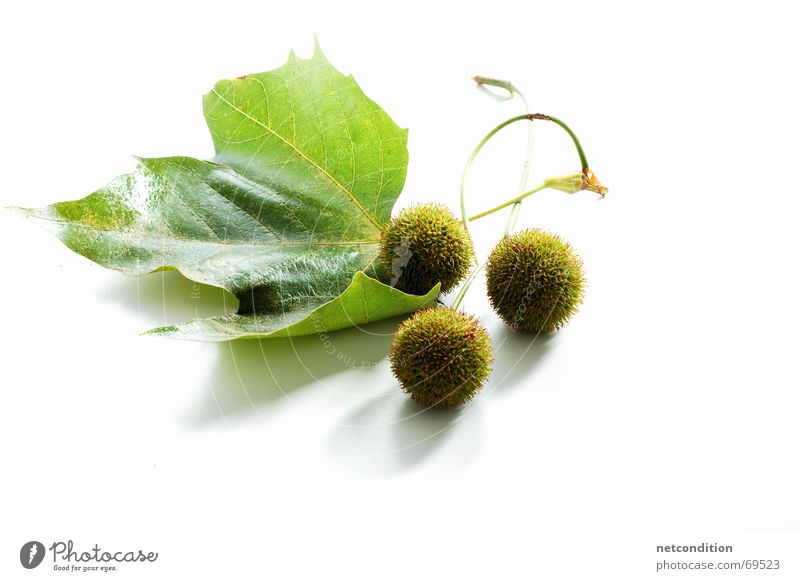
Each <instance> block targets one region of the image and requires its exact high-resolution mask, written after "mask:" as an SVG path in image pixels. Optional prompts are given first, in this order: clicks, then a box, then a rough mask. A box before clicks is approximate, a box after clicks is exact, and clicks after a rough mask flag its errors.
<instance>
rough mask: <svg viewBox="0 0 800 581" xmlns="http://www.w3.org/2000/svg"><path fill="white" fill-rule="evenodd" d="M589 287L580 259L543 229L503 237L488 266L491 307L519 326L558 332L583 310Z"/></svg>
mask: <svg viewBox="0 0 800 581" xmlns="http://www.w3.org/2000/svg"><path fill="white" fill-rule="evenodd" d="M585 285H586V279H585V278H584V275H583V262H582V261H581V259H580V257H579V256H578V255H577V254H575V251H574V250H573V249H572V247H571V246H570V245H569V244H567V243H566V242H564V241H563V240H562V239H561V238H559V237H558V236H556V235H555V234H551V233H549V232H545V231H544V230H523V231H522V232H518V233H517V234H514V235H513V236H508V237H506V238H504V239H503V240H501V241H500V242H499V243H498V244H497V246H495V248H494V250H492V253H491V255H490V256H489V262H488V264H487V266H486V287H487V291H488V294H489V300H490V301H491V303H492V307H494V310H495V311H496V312H497V314H498V315H500V317H501V318H502V319H503V320H504V321H505V322H506V324H508V325H510V326H511V327H512V328H513V329H514V330H523V331H529V332H532V333H552V332H553V331H557V330H558V329H560V328H561V327H562V326H563V325H564V324H565V323H566V322H567V320H568V319H569V318H570V317H571V316H572V315H573V314H575V312H576V311H577V310H578V306H579V305H580V304H581V302H582V301H583V294H584V288H585Z"/></svg>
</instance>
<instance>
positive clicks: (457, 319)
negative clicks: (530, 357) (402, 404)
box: [389, 307, 493, 408]
mask: <svg viewBox="0 0 800 581" xmlns="http://www.w3.org/2000/svg"><path fill="white" fill-rule="evenodd" d="M492 358H493V351H492V341H491V339H490V338H489V333H488V332H487V331H486V329H485V328H484V327H483V326H481V324H480V323H479V322H478V320H477V319H476V318H475V317H473V316H471V315H467V314H465V313H463V312H460V311H456V310H454V309H450V308H436V307H433V308H428V309H423V310H421V311H418V312H417V313H416V314H414V316H413V317H411V318H409V319H406V320H405V321H404V322H403V323H402V324H401V325H400V327H399V328H398V329H397V332H396V333H395V335H394V339H393V340H392V346H391V348H390V350H389V361H390V363H391V366H392V372H393V373H394V376H395V377H396V378H397V380H398V381H399V382H400V386H401V387H402V388H403V391H405V392H406V393H408V394H409V395H410V396H411V398H412V399H413V400H414V401H416V402H417V403H419V404H420V405H423V406H426V407H441V408H445V407H452V406H458V405H462V404H464V403H466V402H467V401H469V400H470V399H472V397H473V396H474V395H475V394H476V393H477V392H478V391H479V390H480V389H481V388H482V387H483V385H484V383H486V380H487V379H488V378H489V373H490V372H491V364H492Z"/></svg>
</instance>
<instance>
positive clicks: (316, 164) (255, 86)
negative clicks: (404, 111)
mask: <svg viewBox="0 0 800 581" xmlns="http://www.w3.org/2000/svg"><path fill="white" fill-rule="evenodd" d="M203 106H204V112H205V117H206V122H207V124H208V128H209V130H210V132H211V135H212V138H213V141H214V147H215V150H216V155H215V156H214V158H213V160H212V161H202V160H198V159H193V158H189V157H167V158H139V159H138V163H137V166H136V168H135V170H134V171H133V172H132V173H130V174H126V175H122V176H119V177H118V178H116V179H115V180H113V181H112V182H111V183H109V184H108V185H107V186H106V187H104V188H101V189H100V190H98V191H96V192H94V193H93V194H91V195H89V196H87V197H86V198H83V199H81V200H77V201H70V202H61V203H57V204H54V205H52V206H48V207H45V208H38V209H18V210H19V211H20V212H22V213H23V214H25V215H26V216H28V217H29V218H31V219H33V220H36V221H38V222H40V223H42V224H43V225H44V226H45V227H46V228H48V229H49V230H50V231H51V232H52V233H53V234H54V235H56V236H57V237H58V238H59V239H61V240H62V241H63V242H64V244H66V245H67V246H68V247H69V248H71V249H72V250H74V251H75V252H78V253H79V254H82V255H83V256H86V257H87V258H89V259H91V260H93V261H95V262H97V263H98V264H101V265H103V266H105V267H108V268H113V269H116V270H119V271H122V272H123V273H125V274H129V275H141V274H146V273H149V272H154V271H158V270H163V269H176V270H178V271H180V272H181V273H182V274H183V275H185V276H186V277H188V278H190V279H192V280H195V281H198V282H202V283H205V284H209V285H214V286H219V287H222V288H225V289H227V290H229V291H231V292H232V293H234V294H235V295H237V296H240V297H241V296H243V295H244V296H248V293H249V292H250V289H253V288H255V289H256V290H257V294H258V297H260V300H261V303H260V304H258V308H257V311H258V312H260V313H261V316H257V317H250V318H248V317H246V316H237V317H234V318H233V319H232V320H233V321H235V323H231V322H230V321H228V322H227V323H226V327H225V329H226V330H225V331H224V332H223V331H220V330H219V328H218V327H217V325H218V324H219V321H218V320H213V322H209V323H203V324H201V323H198V322H196V321H192V322H190V323H186V325H184V326H180V325H179V326H176V330H175V331H174V332H173V331H171V332H169V333H167V332H165V331H163V330H162V331H159V334H168V335H170V336H173V335H175V336H177V335H181V336H184V337H185V336H192V337H193V338H202V337H203V336H208V337H210V338H212V339H214V340H217V339H218V337H219V336H220V334H221V333H222V334H224V335H225V336H226V337H228V338H232V337H234V336H241V335H248V336H249V335H258V336H278V333H280V332H282V331H281V329H288V328H289V327H293V328H296V329H299V328H301V327H297V325H299V324H300V323H301V322H302V321H303V320H304V318H305V317H307V316H309V315H310V313H313V312H315V310H316V309H318V308H321V307H323V305H326V303H329V302H331V301H333V302H335V301H336V300H337V297H339V295H342V293H347V292H351V291H353V292H354V291H355V289H358V288H363V289H367V290H369V291H370V292H369V293H366V292H365V294H364V296H365V297H367V298H366V300H368V301H374V302H368V303H367V305H366V308H367V311H366V312H365V316H366V313H367V312H369V315H370V318H371V319H372V320H377V319H378V318H381V317H382V316H384V315H382V314H381V313H387V314H386V315H385V316H387V317H388V316H394V315H397V314H401V313H402V312H410V311H412V310H414V309H415V308H418V305H419V304H427V303H426V301H427V297H421V298H418V299H417V300H411V299H408V298H407V296H404V297H400V298H399V297H398V294H397V291H394V289H390V288H389V287H387V286H386V285H383V284H382V283H379V282H377V281H375V280H373V281H372V282H370V283H366V282H365V281H366V280H367V277H364V276H362V275H356V278H353V277H354V274H356V273H357V272H359V271H362V272H365V273H367V274H368V275H370V276H372V277H376V278H378V273H377V272H376V266H375V263H376V259H377V246H378V240H379V237H380V232H381V230H382V228H383V226H384V225H385V224H386V223H387V222H388V220H389V219H390V216H391V211H392V207H393V206H394V203H395V201H396V199H397V197H398V195H399V194H400V191H401V190H402V187H403V183H404V181H405V176H406V169H407V165H408V151H407V148H406V142H407V134H408V131H407V130H406V129H401V128H400V127H398V126H397V124H395V123H394V121H392V119H391V118H390V117H389V116H388V115H387V114H386V113H385V112H384V111H383V110H382V109H381V108H380V107H378V106H377V105H376V104H375V103H374V102H373V101H371V100H370V99H369V98H368V97H367V96H366V95H364V93H363V92H362V91H361V89H360V88H359V86H358V85H357V84H356V82H355V80H354V79H353V77H352V76H344V75H342V74H341V73H340V72H339V71H337V70H336V69H335V68H334V67H333V66H332V65H331V64H330V63H329V62H328V61H327V59H326V58H325V57H324V56H323V54H322V51H321V50H320V48H319V46H318V45H315V50H314V55H313V57H312V58H310V59H299V58H297V57H295V56H294V54H290V55H289V60H288V62H287V63H286V64H285V65H284V66H282V67H280V68H278V69H276V70H273V71H270V72H267V73H259V74H254V75H245V76H244V77H240V78H237V79H232V80H225V81H220V82H218V83H217V84H216V85H215V86H214V88H213V89H212V90H211V92H209V93H208V94H207V95H205V97H204V99H203ZM383 287H385V288H383ZM400 294H402V293H400ZM340 298H342V297H340ZM401 298H402V300H401ZM379 300H389V301H397V304H396V305H395V306H392V307H391V308H383V305H380V304H378V302H377V301H379ZM251 306H252V305H251ZM330 308H334V307H333V306H331V307H330ZM342 308H343V309H345V310H346V307H344V306H343V307H342ZM347 308H349V307H347ZM346 312H349V311H346ZM276 313H280V316H277V314H276ZM326 320H327V319H326ZM331 320H333V319H331ZM354 320H355V319H354ZM353 324H357V323H353ZM303 328H305V327H303ZM188 329H192V330H191V331H189V330H188ZM317 330H319V329H317ZM286 332H287V333H289V332H290V331H286ZM292 332H294V331H292Z"/></svg>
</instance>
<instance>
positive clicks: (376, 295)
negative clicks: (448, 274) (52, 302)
mask: <svg viewBox="0 0 800 581" xmlns="http://www.w3.org/2000/svg"><path fill="white" fill-rule="evenodd" d="M440 286H441V285H440V284H437V285H436V286H435V287H434V288H433V289H431V291H430V292H429V293H428V294H427V295H424V296H416V295H408V294H406V293H404V292H402V291H399V290H397V289H395V288H392V287H390V286H387V285H385V284H383V283H382V282H378V281H377V280H375V279H373V278H370V277H368V276H367V275H365V274H364V273H363V272H357V273H356V274H355V276H354V277H353V281H352V282H351V283H350V285H349V286H348V287H347V289H346V290H345V291H344V292H343V293H342V294H340V295H339V296H338V297H336V298H333V299H331V300H329V301H328V302H325V303H323V304H321V305H319V306H316V307H314V306H313V305H314V304H315V303H314V302H313V301H310V302H309V303H308V304H306V305H305V306H304V307H303V308H295V309H293V310H290V311H287V312H276V313H272V314H261V315H256V316H242V315H235V314H234V315H227V316H218V317H211V318H208V319H193V320H191V321H187V322H185V323H180V324H177V325H169V326H167V327H159V328H157V329H152V330H150V331H148V332H147V334H148V335H158V336H167V337H172V338H175V339H189V340H195V341H228V340H230V339H240V338H241V339H267V338H273V337H298V336H300V335H313V334H316V333H321V332H323V331H335V330H337V329H344V328H347V327H354V326H358V325H364V324H366V323H369V322H371V321H378V320H381V319H387V318H389V317H396V316H398V315H402V314H405V313H409V312H411V311H416V310H417V309H421V308H423V307H428V306H431V305H433V304H434V303H435V302H436V297H437V296H438V295H439V288H440Z"/></svg>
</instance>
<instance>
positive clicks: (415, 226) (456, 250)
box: [380, 204, 473, 295]
mask: <svg viewBox="0 0 800 581" xmlns="http://www.w3.org/2000/svg"><path fill="white" fill-rule="evenodd" d="M472 257H473V253H472V241H471V240H470V237H469V234H468V233H467V229H466V228H465V227H464V224H463V223H462V222H461V221H460V220H458V219H457V218H456V217H455V216H453V213H452V212H450V210H448V209H447V207H445V206H443V205H441V204H421V205H416V206H411V207H409V208H405V209H403V210H402V211H401V212H400V214H399V215H398V216H397V217H396V218H394V219H393V220H392V221H391V222H389V224H387V226H386V228H384V230H383V233H382V235H381V242H380V260H381V263H382V265H383V267H384V268H385V269H386V271H387V272H388V273H389V277H390V279H391V285H392V286H394V287H395V288H397V289H399V290H401V291H403V292H407V293H409V294H414V295H422V294H425V293H427V292H429V291H430V290H431V289H432V288H433V287H434V286H435V285H436V283H437V282H441V283H442V292H443V293H446V292H449V291H450V290H452V289H453V287H455V286H456V285H457V284H458V283H459V282H461V281H462V280H464V277H465V276H466V275H467V271H468V270H469V267H470V262H471V260H472Z"/></svg>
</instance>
